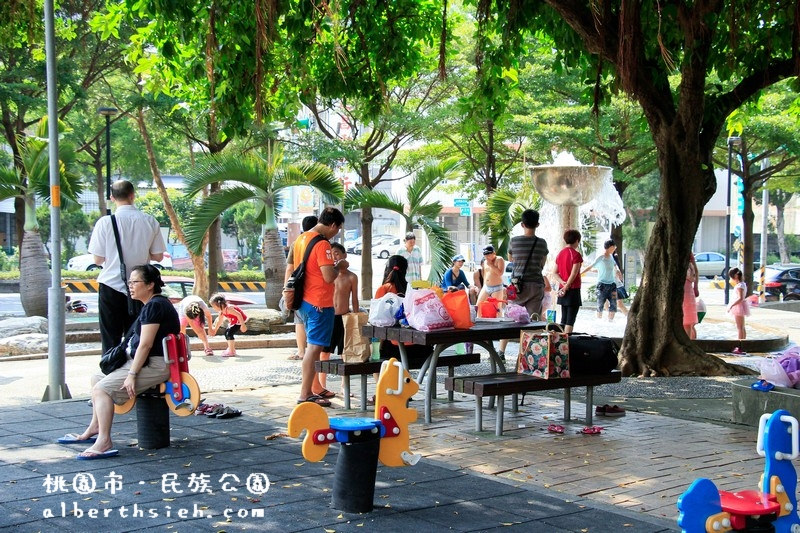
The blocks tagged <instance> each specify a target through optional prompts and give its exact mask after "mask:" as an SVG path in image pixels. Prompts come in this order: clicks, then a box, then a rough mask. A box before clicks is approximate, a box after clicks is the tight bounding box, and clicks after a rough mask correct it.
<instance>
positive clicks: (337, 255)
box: [311, 242, 358, 398]
mask: <svg viewBox="0 0 800 533" xmlns="http://www.w3.org/2000/svg"><path fill="white" fill-rule="evenodd" d="M331 254H333V261H334V263H335V264H336V265H338V266H339V274H338V275H337V276H336V280H335V281H334V282H333V283H334V289H333V312H334V315H335V316H334V322H333V336H331V344H330V346H327V347H325V348H323V349H322V353H321V354H320V359H321V360H323V361H327V360H328V359H330V358H331V354H332V353H333V352H334V350H337V349H338V354H339V356H341V355H342V352H343V351H344V323H343V321H342V315H344V314H347V313H349V312H350V311H351V309H350V306H351V305H352V306H353V308H352V311H353V312H357V311H358V276H356V275H355V274H354V273H353V272H350V270H348V268H349V267H350V264H349V263H348V262H347V250H345V248H344V246H342V245H341V244H339V243H338V242H334V243H332V244H331ZM326 376H327V375H326V374H321V373H320V374H317V379H315V380H314V385H313V386H312V388H311V392H313V393H314V394H317V395H319V396H322V397H323V398H328V397H332V395H333V394H335V393H332V392H330V391H329V390H327V389H326V388H325V381H326V380H325V378H326ZM317 388H319V389H320V391H321V392H315V390H314V389H317Z"/></svg>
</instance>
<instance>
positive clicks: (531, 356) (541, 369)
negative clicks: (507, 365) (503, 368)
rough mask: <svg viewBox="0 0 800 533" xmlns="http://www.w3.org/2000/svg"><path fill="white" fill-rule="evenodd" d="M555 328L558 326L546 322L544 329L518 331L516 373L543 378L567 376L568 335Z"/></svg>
mask: <svg viewBox="0 0 800 533" xmlns="http://www.w3.org/2000/svg"><path fill="white" fill-rule="evenodd" d="M551 328H552V329H551ZM556 328H560V326H557V325H554V324H548V325H547V327H546V329H544V330H522V331H521V332H520V338H519V348H520V349H519V356H518V358H517V372H518V373H520V374H530V375H532V376H536V377H540V378H543V379H554V378H568V377H569V341H568V338H569V337H568V336H567V334H566V333H563V332H562V331H557V330H556Z"/></svg>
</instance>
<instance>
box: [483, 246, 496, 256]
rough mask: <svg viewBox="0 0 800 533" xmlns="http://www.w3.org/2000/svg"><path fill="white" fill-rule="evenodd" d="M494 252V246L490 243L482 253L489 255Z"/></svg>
mask: <svg viewBox="0 0 800 533" xmlns="http://www.w3.org/2000/svg"><path fill="white" fill-rule="evenodd" d="M493 253H494V246H492V245H491V244H490V245H489V246H487V247H486V248H484V249H483V255H489V254H493Z"/></svg>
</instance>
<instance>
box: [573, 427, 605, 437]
mask: <svg viewBox="0 0 800 533" xmlns="http://www.w3.org/2000/svg"><path fill="white" fill-rule="evenodd" d="M601 431H603V428H602V427H601V426H586V427H585V428H583V429H582V430H580V431H578V433H583V434H584V435H599V434H600V432H601Z"/></svg>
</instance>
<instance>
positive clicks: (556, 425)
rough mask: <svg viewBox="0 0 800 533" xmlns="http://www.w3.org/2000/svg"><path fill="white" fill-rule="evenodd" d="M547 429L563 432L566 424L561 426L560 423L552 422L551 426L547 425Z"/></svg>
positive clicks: (551, 431) (552, 431) (553, 431)
mask: <svg viewBox="0 0 800 533" xmlns="http://www.w3.org/2000/svg"><path fill="white" fill-rule="evenodd" d="M547 431H549V432H550V433H558V434H563V433H564V426H559V425H558V424H550V425H549V426H547Z"/></svg>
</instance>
